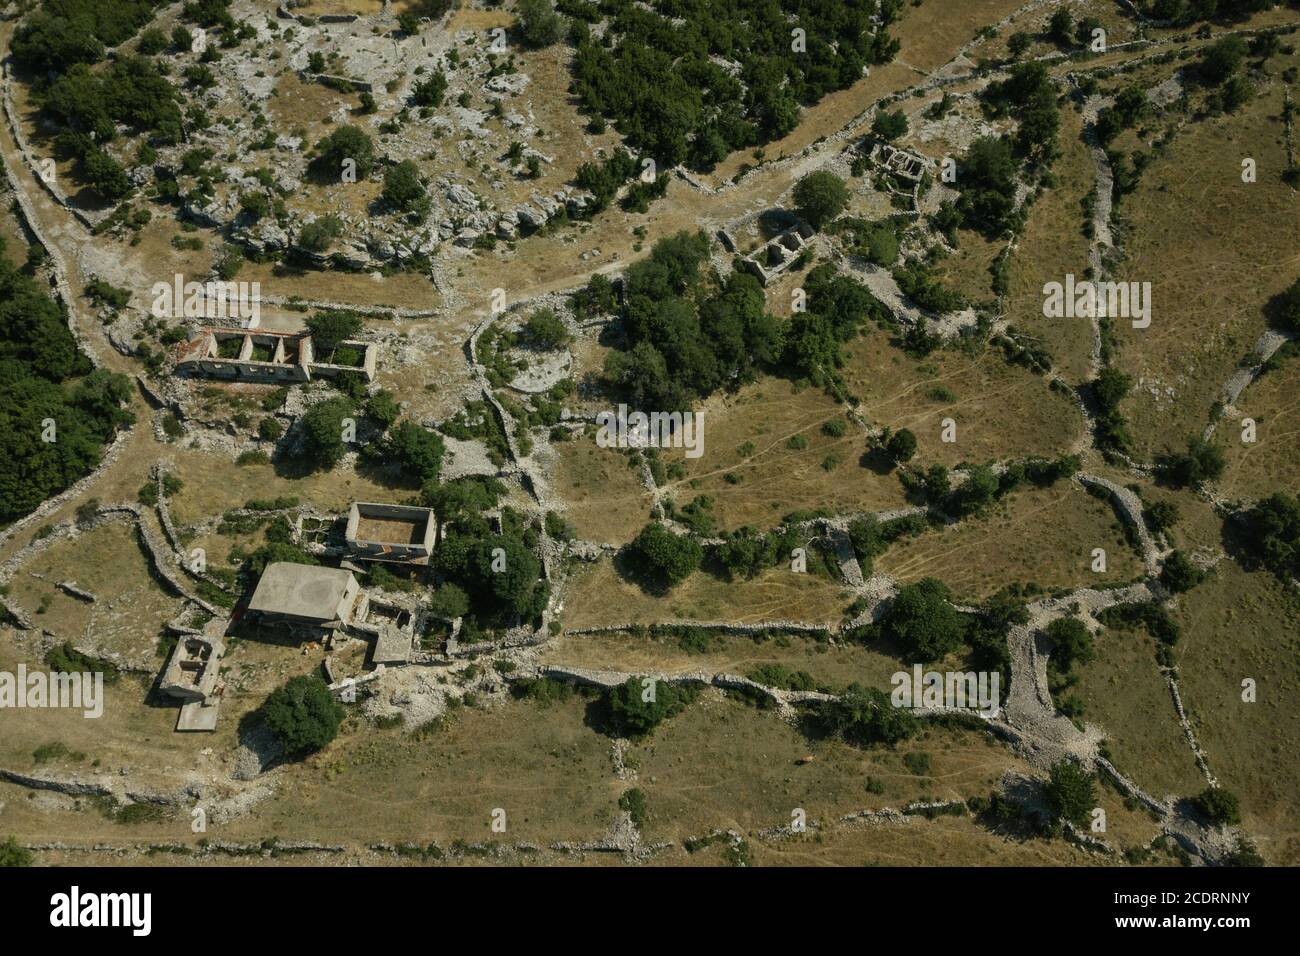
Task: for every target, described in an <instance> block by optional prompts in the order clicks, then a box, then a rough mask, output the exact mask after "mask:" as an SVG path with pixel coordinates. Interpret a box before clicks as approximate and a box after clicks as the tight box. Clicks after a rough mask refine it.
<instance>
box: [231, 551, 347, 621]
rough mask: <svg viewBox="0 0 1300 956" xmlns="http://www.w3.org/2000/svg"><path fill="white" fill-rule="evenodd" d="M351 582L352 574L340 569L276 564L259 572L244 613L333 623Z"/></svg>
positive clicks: (286, 562) (287, 563) (283, 562)
mask: <svg viewBox="0 0 1300 956" xmlns="http://www.w3.org/2000/svg"><path fill="white" fill-rule="evenodd" d="M354 580H355V579H354V578H353V577H352V572H351V571H344V570H343V569H342V568H322V567H317V566H315V565H311V564H293V563H290V562H288V561H277V562H276V563H274V564H268V565H267V566H266V570H265V571H263V572H262V578H261V580H260V581H258V582H257V590H255V591H254V592H253V599H252V600H251V601H249V602H248V609H249V610H250V611H260V612H262V613H266V614H286V615H289V616H291V617H298V618H305V619H307V620H313V621H333V620H336V619H337V617H338V608H339V602H341V601H342V600H343V597H344V595H345V594H346V593H347V589H348V585H349V584H350V583H352V582H353V581H354Z"/></svg>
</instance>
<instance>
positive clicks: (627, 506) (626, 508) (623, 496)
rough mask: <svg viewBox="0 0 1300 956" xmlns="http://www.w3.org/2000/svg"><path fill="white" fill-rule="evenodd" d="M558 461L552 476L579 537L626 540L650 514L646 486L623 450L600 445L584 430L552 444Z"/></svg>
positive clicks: (592, 539) (613, 541) (616, 541)
mask: <svg viewBox="0 0 1300 956" xmlns="http://www.w3.org/2000/svg"><path fill="white" fill-rule="evenodd" d="M555 449H556V451H557V452H558V454H559V463H558V465H557V466H556V469H555V473H554V475H553V476H552V478H551V484H552V488H553V489H554V491H555V492H556V493H557V494H558V495H559V496H561V497H562V498H563V500H564V502H565V503H566V505H567V508H566V509H565V512H564V516H565V517H566V518H567V519H568V520H569V522H570V523H571V524H572V525H573V527H574V528H575V529H576V531H577V534H578V537H579V538H583V539H586V540H588V541H598V542H602V543H607V544H620V545H621V544H626V543H627V542H629V541H631V540H632V539H633V538H634V537H636V533H637V532H638V531H640V530H641V529H642V528H643V527H644V526H645V523H646V522H647V521H649V520H650V492H648V491H647V490H646V489H645V486H644V485H643V484H642V483H641V470H640V468H639V467H638V468H636V469H633V468H630V467H629V466H628V460H627V458H626V456H625V455H624V454H623V452H622V451H620V450H619V449H616V448H601V447H600V446H599V445H597V444H596V439H595V438H594V437H591V438H588V437H586V436H583V435H578V436H576V437H574V438H573V439H572V440H571V441H567V442H562V443H560V444H558V445H556V446H555Z"/></svg>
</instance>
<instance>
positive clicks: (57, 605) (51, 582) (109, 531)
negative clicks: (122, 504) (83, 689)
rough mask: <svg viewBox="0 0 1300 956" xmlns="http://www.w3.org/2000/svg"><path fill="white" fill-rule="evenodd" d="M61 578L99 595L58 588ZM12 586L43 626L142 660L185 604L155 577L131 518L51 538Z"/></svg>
mask: <svg viewBox="0 0 1300 956" xmlns="http://www.w3.org/2000/svg"><path fill="white" fill-rule="evenodd" d="M64 581H71V582H75V583H76V585H77V587H79V588H81V589H83V590H86V591H89V592H90V593H91V594H94V595H95V597H96V599H97V600H96V602H95V603H94V604H90V603H88V602H86V601H83V600H81V599H79V598H75V597H72V596H71V595H68V594H66V593H64V592H63V591H62V590H60V589H59V588H58V587H56V584H57V583H58V582H64ZM9 593H10V594H11V595H12V596H13V598H14V599H15V600H17V601H18V603H19V604H20V605H21V606H22V607H26V608H32V609H34V610H35V611H36V620H37V622H38V624H39V626H40V627H41V628H42V629H44V630H47V631H49V632H50V633H51V634H53V635H55V636H56V638H58V639H59V640H70V641H73V642H74V643H75V644H77V645H78V646H82V647H93V648H95V649H97V650H98V651H100V652H101V653H113V654H120V655H123V656H125V657H127V658H129V659H133V660H145V661H148V660H150V659H151V658H152V657H153V654H154V645H155V643H156V641H157V640H158V637H159V636H160V635H161V633H162V625H163V623H164V622H166V621H167V620H169V619H170V618H172V617H175V615H176V613H177V612H178V611H179V610H180V609H181V606H182V603H183V602H182V601H181V600H180V599H179V598H177V597H175V596H173V595H171V594H169V593H167V592H165V591H164V590H163V589H162V588H161V586H160V585H159V584H158V582H157V581H156V579H155V578H154V577H153V575H152V573H151V571H150V568H149V563H148V558H147V557H146V556H145V552H144V550H143V548H142V547H141V545H140V541H139V536H138V535H137V533H136V529H135V526H134V525H133V524H132V523H129V522H127V521H114V522H112V523H109V524H105V525H102V526H100V527H98V528H96V529H95V530H93V531H88V532H84V533H82V534H80V535H78V536H77V537H76V538H73V539H71V540H63V541H57V542H55V543H54V544H52V545H50V547H49V548H47V549H46V550H45V551H44V552H43V553H42V554H40V555H38V556H37V557H35V558H33V559H32V560H31V561H30V562H28V563H27V564H25V565H24V566H23V568H22V570H21V571H20V572H19V573H18V574H17V575H16V576H15V577H14V579H13V581H12V582H11V583H10V586H9Z"/></svg>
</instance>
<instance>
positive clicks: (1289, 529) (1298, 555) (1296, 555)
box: [1239, 491, 1300, 580]
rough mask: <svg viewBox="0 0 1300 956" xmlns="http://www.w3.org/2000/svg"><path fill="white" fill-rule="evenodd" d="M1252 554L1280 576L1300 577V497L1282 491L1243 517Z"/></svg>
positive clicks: (1248, 546)
mask: <svg viewBox="0 0 1300 956" xmlns="http://www.w3.org/2000/svg"><path fill="white" fill-rule="evenodd" d="M1239 520H1240V522H1241V525H1242V530H1243V532H1244V534H1243V535H1242V536H1241V537H1242V541H1243V544H1244V546H1245V547H1246V549H1247V550H1248V552H1249V553H1250V554H1251V555H1252V556H1253V557H1254V558H1255V559H1256V560H1257V561H1258V562H1259V563H1260V564H1262V565H1263V566H1264V567H1266V568H1268V569H1269V570H1270V571H1272V572H1273V573H1274V574H1276V575H1277V576H1278V577H1280V578H1282V579H1283V580H1286V579H1287V578H1300V498H1296V497H1295V496H1294V495H1290V494H1288V493H1286V492H1283V491H1279V492H1276V493H1274V494H1272V495H1270V496H1269V497H1267V498H1265V499H1264V500H1263V501H1260V502H1258V503H1257V504H1256V505H1255V506H1254V507H1253V508H1251V509H1250V510H1248V511H1246V512H1245V513H1244V514H1243V515H1241V517H1240V519H1239Z"/></svg>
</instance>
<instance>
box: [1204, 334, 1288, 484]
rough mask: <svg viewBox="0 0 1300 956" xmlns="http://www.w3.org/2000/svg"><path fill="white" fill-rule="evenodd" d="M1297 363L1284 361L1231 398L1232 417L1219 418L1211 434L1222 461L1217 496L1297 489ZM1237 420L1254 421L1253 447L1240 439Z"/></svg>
mask: <svg viewBox="0 0 1300 956" xmlns="http://www.w3.org/2000/svg"><path fill="white" fill-rule="evenodd" d="M1298 404H1300V361H1297V360H1296V359H1290V360H1287V361H1285V362H1284V363H1283V364H1282V366H1281V367H1280V368H1278V369H1276V370H1274V371H1271V372H1267V373H1265V374H1264V375H1263V376H1261V377H1260V378H1259V379H1257V380H1256V381H1255V383H1254V384H1253V385H1251V386H1250V388H1248V389H1247V390H1246V392H1245V393H1244V394H1243V395H1242V397H1241V398H1239V399H1238V400H1237V406H1236V407H1237V409H1238V411H1240V413H1241V414H1240V415H1238V416H1235V417H1234V416H1225V417H1224V419H1223V420H1222V421H1221V422H1220V423H1219V426H1218V429H1217V431H1216V435H1217V437H1218V445H1219V447H1220V448H1222V449H1223V453H1224V457H1225V458H1226V459H1227V467H1226V469H1225V470H1224V476H1223V480H1222V481H1221V482H1220V483H1219V484H1220V488H1221V490H1222V492H1223V493H1224V494H1225V495H1227V496H1228V497H1229V498H1246V499H1250V498H1265V497H1268V496H1269V495H1271V494H1272V493H1273V492H1275V491H1284V490H1287V489H1292V490H1294V489H1295V488H1296V487H1297V485H1300V432H1298V431H1297V429H1296V425H1295V421H1296V418H1295V413H1296V406H1297V405H1298ZM1243 418H1252V419H1254V421H1255V437H1256V440H1255V441H1254V443H1246V442H1243V441H1242V440H1241V436H1242V424H1241V420H1242V419H1243Z"/></svg>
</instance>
